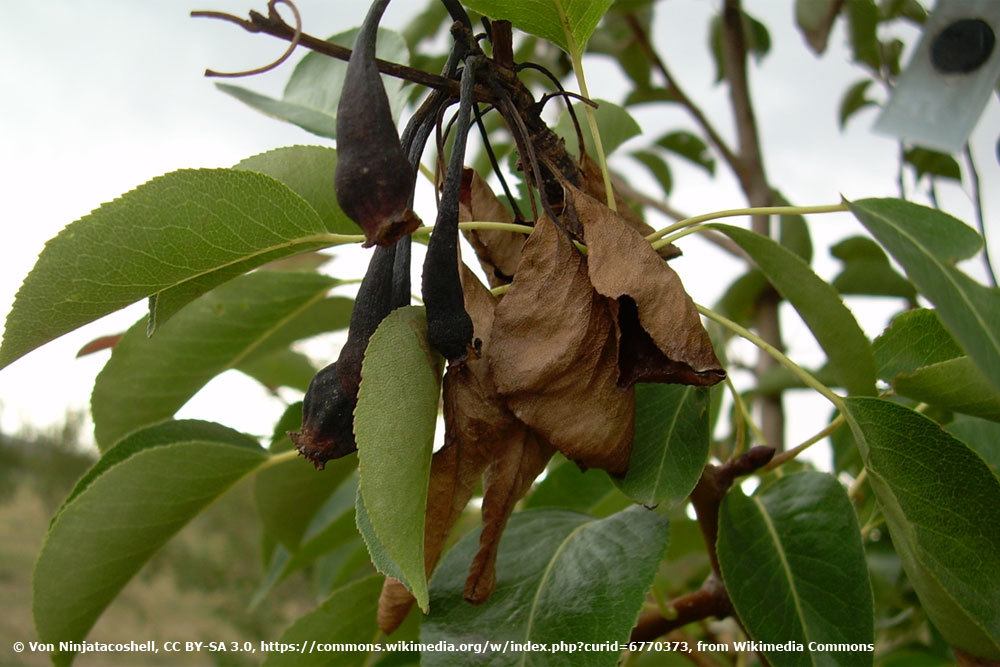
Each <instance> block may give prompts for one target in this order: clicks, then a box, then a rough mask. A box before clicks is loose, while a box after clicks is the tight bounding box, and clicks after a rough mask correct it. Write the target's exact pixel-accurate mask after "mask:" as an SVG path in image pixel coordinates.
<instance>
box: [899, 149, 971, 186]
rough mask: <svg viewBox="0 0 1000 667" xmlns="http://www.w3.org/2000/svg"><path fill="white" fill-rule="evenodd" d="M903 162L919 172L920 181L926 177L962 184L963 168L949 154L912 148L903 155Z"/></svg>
mask: <svg viewBox="0 0 1000 667" xmlns="http://www.w3.org/2000/svg"><path fill="white" fill-rule="evenodd" d="M903 160H904V161H905V162H906V163H907V164H909V165H910V166H912V167H913V170H914V171H915V172H917V179H918V180H919V179H921V178H923V177H924V176H925V175H926V176H932V177H933V176H936V177H938V178H950V179H952V180H954V181H958V182H959V183H961V182H962V168H961V167H959V166H958V162H956V161H955V158H953V157H952V156H950V155H948V154H947V153H940V152H938V151H932V150H930V149H928V148H919V147H918V148H911V149H909V150H907V151H906V152H905V153H903Z"/></svg>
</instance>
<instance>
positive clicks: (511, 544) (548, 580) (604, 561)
mask: <svg viewBox="0 0 1000 667" xmlns="http://www.w3.org/2000/svg"><path fill="white" fill-rule="evenodd" d="M478 532H479V531H474V532H473V533H471V534H469V535H466V536H465V537H463V538H462V540H461V541H459V542H458V544H456V545H455V546H454V547H453V548H452V549H451V550H450V551H449V552H448V553H447V554H446V555H445V557H444V559H443V560H442V561H441V564H440V565H439V566H438V569H437V570H436V571H435V573H434V579H433V580H432V582H431V614H430V615H429V616H428V617H427V618H426V619H424V622H423V624H422V625H421V628H420V640H421V641H422V642H425V643H427V642H437V641H449V642H454V643H456V644H457V643H461V642H467V641H482V640H483V639H486V640H488V641H489V642H490V644H489V645H488V646H487V647H486V651H485V652H484V653H483V654H482V655H481V656H480V657H479V659H480V660H481V662H482V664H490V665H497V666H500V665H528V664H532V665H574V666H577V665H582V666H598V665H607V666H612V665H615V664H617V663H618V659H619V652H618V651H606V652H601V651H594V652H578V653H568V652H557V653H549V654H542V653H520V652H517V651H507V652H503V650H502V649H503V646H504V642H505V641H511V642H521V643H523V642H544V643H547V644H550V645H551V644H554V643H557V642H560V641H565V642H568V643H571V644H572V645H573V646H574V648H575V645H576V642H579V641H582V642H614V641H623V642H624V641H627V640H628V636H629V632H630V631H631V629H632V626H633V624H634V623H635V619H636V617H637V615H638V613H639V610H640V609H641V607H642V604H643V599H644V597H645V594H646V591H647V589H648V588H649V586H650V584H651V583H652V581H653V576H654V574H655V572H656V568H657V565H658V564H659V562H660V559H661V558H662V556H663V552H664V551H665V550H666V547H667V533H668V522H667V519H666V517H664V516H662V515H660V514H658V513H656V512H652V511H650V510H647V509H644V508H642V507H639V506H633V507H631V508H629V509H626V510H624V511H622V512H619V513H617V514H614V515H612V516H609V517H607V518H605V519H593V518H591V517H588V516H586V515H583V514H577V513H575V512H566V511H561V510H528V511H525V512H518V513H516V514H514V516H512V517H511V519H510V523H509V524H508V526H507V530H506V531H504V534H503V539H502V540H501V542H500V553H499V556H498V558H497V587H496V592H494V593H493V595H492V596H491V597H490V599H489V600H487V601H486V602H485V603H483V604H481V605H477V606H470V605H469V604H468V603H467V602H466V601H465V600H464V599H463V598H462V588H463V586H464V582H465V576H466V570H468V567H469V563H470V562H471V560H472V557H473V555H474V554H475V552H476V550H477V548H478V540H479V537H478ZM626 564H627V565H626ZM595 609H597V610H599V611H600V613H594V611H595ZM494 644H495V645H494ZM465 657H467V654H463V655H461V656H459V655H455V654H449V653H446V652H441V653H437V652H435V653H425V654H424V656H423V661H422V664H424V665H427V666H431V665H454V664H456V662H455V661H456V660H457V659H463V658H465Z"/></svg>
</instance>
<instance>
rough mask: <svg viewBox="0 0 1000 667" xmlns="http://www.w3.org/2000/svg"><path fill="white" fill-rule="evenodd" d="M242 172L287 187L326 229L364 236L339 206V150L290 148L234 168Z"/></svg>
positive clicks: (267, 153) (267, 154) (254, 158)
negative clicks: (336, 187) (336, 185)
mask: <svg viewBox="0 0 1000 667" xmlns="http://www.w3.org/2000/svg"><path fill="white" fill-rule="evenodd" d="M233 169H238V170H240V171H255V172H257V173H259V174H264V175H265V176H270V177H271V178H273V179H274V180H276V181H281V182H282V183H284V184H285V185H287V186H288V187H289V188H290V189H291V190H292V192H294V193H295V194H297V195H298V196H300V197H302V198H303V199H305V200H306V202H307V203H308V204H309V205H310V206H312V207H313V209H314V210H315V211H316V212H317V213H318V214H319V217H320V218H322V220H323V223H324V224H325V225H326V228H327V229H328V230H330V231H331V232H334V233H336V234H360V233H361V228H360V227H358V226H357V225H356V224H355V223H354V221H353V220H351V219H350V218H348V217H347V214H346V213H344V212H343V211H342V210H341V209H340V205H339V204H338V203H337V194H336V192H335V191H334V189H333V172H334V171H336V169H337V151H335V150H334V149H332V148H326V147H324V146H287V147H285V148H275V149H274V150H270V151H267V152H266V153H260V154H258V155H254V156H251V157H248V158H246V159H245V160H241V161H240V162H238V163H236V164H235V165H233Z"/></svg>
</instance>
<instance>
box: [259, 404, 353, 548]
mask: <svg viewBox="0 0 1000 667" xmlns="http://www.w3.org/2000/svg"><path fill="white" fill-rule="evenodd" d="M301 422H302V404H301V403H296V404H295V405H291V406H289V407H288V409H287V410H286V411H285V414H284V415H282V418H281V420H280V421H279V423H280V424H282V427H283V431H286V430H294V429H297V428H298V427H299V426H300V425H301ZM279 442H280V446H278V447H276V446H275V445H272V449H273V450H285V449H286V444H287V445H290V441H289V440H288V438H287V436H285V435H284V433H282V437H281V439H280V441H279ZM288 449H291V448H290V447H288ZM355 463H356V461H355V459H354V457H345V458H343V459H340V460H338V461H331V462H330V463H329V464H327V466H326V467H325V468H324V469H323V470H316V468H315V467H313V465H312V464H311V463H309V462H308V461H306V460H305V459H303V458H298V457H296V458H294V459H290V460H288V461H282V462H280V463H276V464H274V465H270V466H268V467H266V468H264V469H263V470H261V471H260V472H258V473H257V474H256V475H255V476H254V488H253V494H254V503H255V504H256V506H257V516H258V517H260V521H261V524H263V527H264V531H265V533H266V534H267V535H269V536H270V537H273V538H274V539H276V540H277V541H278V542H279V543H281V544H282V545H283V546H284V547H285V548H286V549H288V550H289V551H292V552H294V551H295V550H296V549H297V548H298V547H299V543H300V541H301V540H302V538H303V535H304V533H305V532H306V529H307V527H308V526H309V524H310V522H311V521H312V519H313V518H314V517H315V516H316V514H317V512H318V511H319V509H320V507H321V506H322V505H323V503H324V502H325V501H326V500H327V499H328V498H329V497H330V496H331V495H332V494H333V493H334V491H336V490H337V488H338V487H340V486H341V482H343V481H344V479H345V478H346V477H347V476H348V475H350V474H351V472H352V471H353V470H354V468H355ZM349 502H350V506H351V508H352V509H353V507H354V497H353V493H352V495H351V497H350V499H349Z"/></svg>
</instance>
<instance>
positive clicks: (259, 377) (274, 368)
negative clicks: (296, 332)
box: [236, 350, 317, 392]
mask: <svg viewBox="0 0 1000 667" xmlns="http://www.w3.org/2000/svg"><path fill="white" fill-rule="evenodd" d="M236 370H238V371H240V372H241V373H244V374H246V375H249V376H250V377H252V378H253V379H254V380H256V381H257V382H260V383H261V384H262V385H264V386H265V387H267V388H268V389H270V390H271V391H274V390H276V389H277V388H278V387H290V388H292V389H298V390H299V391H302V392H304V391H305V390H306V389H308V388H309V382H310V381H311V380H312V377H313V375H315V374H316V370H317V369H316V367H315V366H313V364H312V362H311V361H309V357H307V356H306V355H304V354H302V353H300V352H294V351H292V350H275V351H274V352H270V353H268V354H262V355H255V356H254V357H253V358H252V359H248V360H246V361H244V362H243V363H241V364H239V365H238V366H236Z"/></svg>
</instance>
